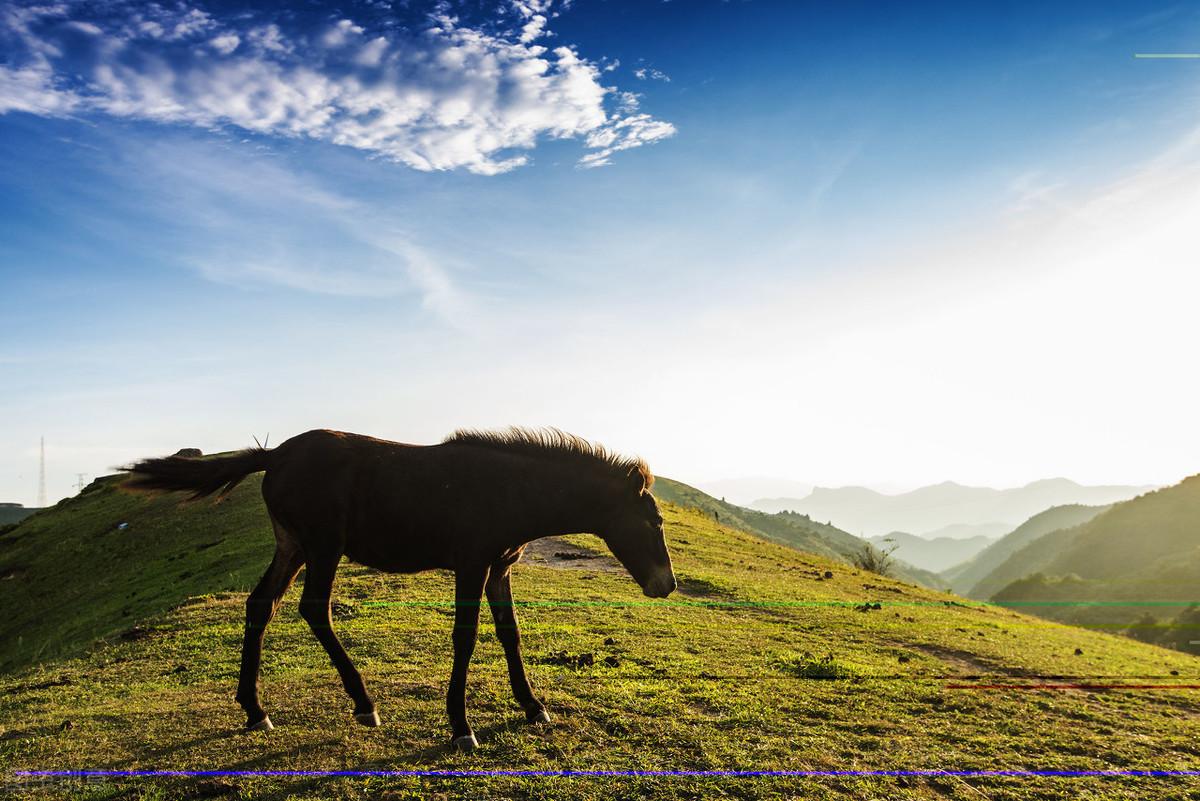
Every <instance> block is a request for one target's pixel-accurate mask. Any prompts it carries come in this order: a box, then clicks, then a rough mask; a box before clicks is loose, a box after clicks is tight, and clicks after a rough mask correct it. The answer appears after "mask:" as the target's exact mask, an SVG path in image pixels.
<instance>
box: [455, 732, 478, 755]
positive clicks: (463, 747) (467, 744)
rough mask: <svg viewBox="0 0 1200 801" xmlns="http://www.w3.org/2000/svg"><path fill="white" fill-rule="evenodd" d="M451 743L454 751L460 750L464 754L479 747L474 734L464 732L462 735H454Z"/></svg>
mask: <svg viewBox="0 0 1200 801" xmlns="http://www.w3.org/2000/svg"><path fill="white" fill-rule="evenodd" d="M451 745H452V746H453V747H454V750H455V751H462V752H463V753H464V754H469V753H471V752H472V751H474V750H475V749H476V748H478V747H479V741H478V740H476V739H475V735H474V734H464V735H463V736H462V737H455V738H454V742H453V743H451Z"/></svg>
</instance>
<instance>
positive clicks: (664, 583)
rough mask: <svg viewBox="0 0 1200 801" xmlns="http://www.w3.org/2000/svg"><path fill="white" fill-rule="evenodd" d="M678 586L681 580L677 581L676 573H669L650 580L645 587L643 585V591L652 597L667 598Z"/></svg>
mask: <svg viewBox="0 0 1200 801" xmlns="http://www.w3.org/2000/svg"><path fill="white" fill-rule="evenodd" d="M678 586H679V582H677V581H675V574H674V573H667V574H666V575H665V576H656V577H655V579H654V581H651V582H648V583H647V584H646V586H645V587H642V592H643V593H645V594H646V595H647V596H648V597H650V598H666V597H667V596H668V595H670V594H671V593H673V592H675V588H676V587H678Z"/></svg>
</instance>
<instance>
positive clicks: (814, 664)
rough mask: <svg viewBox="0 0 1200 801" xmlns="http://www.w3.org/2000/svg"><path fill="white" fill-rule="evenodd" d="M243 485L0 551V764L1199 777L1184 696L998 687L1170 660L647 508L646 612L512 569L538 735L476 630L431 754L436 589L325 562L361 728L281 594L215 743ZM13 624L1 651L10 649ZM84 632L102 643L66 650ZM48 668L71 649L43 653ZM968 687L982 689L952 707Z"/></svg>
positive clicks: (100, 518)
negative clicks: (377, 713)
mask: <svg viewBox="0 0 1200 801" xmlns="http://www.w3.org/2000/svg"><path fill="white" fill-rule="evenodd" d="M257 484H258V482H257V481H256V480H250V481H248V482H247V485H246V486H244V487H242V488H239V489H238V490H237V491H236V492H235V493H234V494H233V496H232V497H231V498H230V499H229V501H227V502H226V503H223V504H221V505H218V506H215V507H213V506H209V505H207V504H197V505H193V506H186V507H176V506H175V504H174V503H173V502H172V501H170V500H164V499H156V500H152V499H147V498H144V497H140V496H128V495H124V494H118V493H115V492H113V491H112V489H111V483H110V482H100V483H99V484H97V485H95V486H94V488H93V489H91V490H90V491H89V492H88V493H85V495H84V496H82V497H80V498H76V499H73V500H71V501H67V502H64V503H63V504H60V505H59V506H58V507H55V509H54V510H52V511H51V512H47V513H46V514H45V515H39V518H35V519H34V520H36V521H37V525H32V523H33V522H34V521H30V525H29V526H28V528H27V527H26V526H21V527H18V528H17V529H16V530H15V531H14V532H10V533H9V534H7V535H5V538H4V540H3V545H2V546H0V549H2V550H0V553H2V554H4V556H3V557H2V558H3V559H5V560H6V561H7V560H11V559H14V558H15V559H19V560H21V561H22V563H23V564H24V565H25V566H26V572H24V573H22V574H21V575H19V576H17V577H16V578H14V579H12V580H9V581H5V582H3V583H0V591H2V592H3V593H5V594H4V595H3V596H0V603H2V604H3V608H4V609H5V612H6V614H5V617H6V618H9V619H6V620H5V621H4V626H5V628H4V630H3V635H2V636H0V643H3V646H4V648H5V654H6V657H5V658H6V660H7V661H8V662H9V663H10V664H11V663H12V662H13V660H14V659H26V658H27V657H28V654H29V652H30V650H29V649H33V651H34V652H35V653H36V654H37V655H39V656H41V657H43V661H40V662H39V663H38V664H36V665H33V666H26V667H24V668H20V669H15V670H10V671H9V672H7V673H6V674H3V675H0V771H3V772H4V773H5V774H6V775H7V776H11V775H12V771H16V770H25V769H59V770H79V769H147V768H153V769H158V770H210V771H211V770H221V769H231V768H232V769H242V770H310V771H311V770H471V771H477V770H484V771H486V770H552V771H587V770H604V771H612V770H616V771H624V770H664V771H670V770H702V771H703V770H843V771H846V770H849V771H854V770H912V769H917V770H960V769H976V770H1022V769H1036V770H1097V769H1100V770H1104V769H1108V770H1128V769H1147V770H1154V769H1166V770H1172V769H1188V768H1195V767H1196V765H1197V764H1198V760H1200V738H1198V737H1197V736H1196V735H1197V726H1196V722H1195V721H1196V720H1197V718H1198V716H1200V701H1198V700H1197V699H1196V697H1195V694H1193V693H1189V692H1178V691H1175V692H1173V691H1171V690H1169V689H1163V690H1157V691H1156V690H1143V689H1130V690H1124V691H1122V690H1109V691H1106V692H1080V691H1061V690H1059V691H1056V690H1047V689H1042V690H1024V691H1022V690H1013V689H1005V688H1004V686H1005V685H1009V684H1024V683H1040V682H1044V681H1047V680H1048V679H1046V677H1048V676H1054V677H1058V678H1057V679H1056V680H1063V681H1071V680H1076V681H1078V680H1082V679H1084V677H1086V680H1088V681H1096V680H1102V681H1104V682H1116V683H1120V682H1122V681H1124V682H1129V683H1136V684H1138V685H1147V684H1151V685H1153V684H1159V683H1166V684H1178V683H1195V682H1196V680H1197V679H1200V661H1198V660H1197V659H1196V658H1195V657H1192V656H1188V655H1186V654H1182V653H1178V652H1173V651H1168V650H1165V649H1161V648H1157V647H1153V646H1149V645H1145V644H1142V643H1138V642H1135V641H1133V640H1130V639H1126V638H1122V637H1114V636H1110V635H1107V634H1104V633H1099V632H1094V631H1085V630H1080V629H1073V628H1069V627H1065V626H1061V625H1058V624H1055V623H1052V622H1047V621H1042V620H1038V619H1036V618H1031V617H1027V616H1025V615H1021V614H1018V613H1016V612H1013V611H1011V610H1008V609H1003V608H998V607H988V606H984V605H970V604H964V603H961V599H958V600H956V599H955V598H953V597H952V596H947V595H942V594H939V593H936V592H933V591H930V590H926V589H922V588H920V587H916V586H913V585H910V584H905V583H902V582H899V581H895V580H891V579H886V578H881V577H879V576H875V575H872V574H866V573H862V572H860V571H857V570H853V569H850V568H848V567H847V566H846V565H845V564H842V563H839V562H835V561H832V560H831V559H829V558H826V557H821V556H817V555H809V554H805V553H800V552H797V551H795V550H793V549H791V548H788V547H785V546H782V545H777V544H774V543H770V542H765V541H763V540H762V539H761V538H758V537H756V536H752V535H750V534H747V533H744V532H741V531H738V530H736V529H733V528H729V527H726V526H723V525H718V524H717V523H715V522H714V520H713V519H712V516H711V515H710V514H707V513H703V512H697V511H695V510H692V509H688V508H684V507H680V506H676V505H672V504H664V515H665V517H666V521H667V536H668V542H669V544H670V547H671V550H672V553H673V555H674V559H675V564H676V568H677V573H678V576H679V578H680V592H679V593H677V594H676V595H674V596H672V597H671V598H669V599H666V600H663V601H657V600H655V601H652V600H648V599H646V598H645V597H644V596H642V595H641V593H640V591H639V590H638V588H637V587H636V585H634V583H633V582H632V581H631V580H630V579H629V578H628V576H626V575H625V574H624V573H623V572H622V571H620V570H610V569H608V567H609V564H610V563H609V562H608V560H605V559H603V558H595V559H584V560H578V559H576V560H573V561H571V562H570V563H569V565H570V566H571V567H572V569H566V565H567V564H568V563H563V564H562V565H558V564H556V563H555V562H554V561H553V558H547V559H540V560H530V561H529V562H528V563H522V564H520V565H518V566H517V569H516V573H515V580H514V583H515V587H516V594H517V598H518V599H519V600H520V601H522V602H524V605H523V606H522V608H521V613H522V618H523V629H524V635H525V653H526V659H527V662H528V664H529V667H530V673H531V678H532V680H533V681H534V683H535V685H536V686H537V687H538V689H539V691H540V692H541V693H542V694H543V695H544V697H545V700H546V701H547V703H548V704H549V706H550V708H551V710H552V712H553V713H554V715H555V722H554V723H553V724H552V725H550V726H548V727H544V728H527V727H525V726H524V725H522V724H520V723H519V722H518V720H519V719H520V718H521V716H520V715H519V713H518V712H517V710H516V709H515V708H514V706H513V704H512V702H511V700H510V697H509V689H508V681H507V676H506V671H505V668H504V665H503V659H502V657H501V652H500V649H499V647H498V644H497V642H496V640H495V638H494V636H493V635H492V633H491V632H490V631H489V630H488V627H486V626H485V627H484V628H483V630H482V631H483V635H482V637H481V642H480V646H479V649H478V650H477V652H476V658H475V662H474V667H473V670H472V674H471V686H470V692H469V696H468V697H469V704H470V709H471V712H472V714H473V720H474V723H475V726H476V731H477V732H478V734H479V737H480V740H481V743H482V748H481V749H480V750H479V751H478V752H476V753H475V754H472V755H468V756H464V755H457V754H453V753H450V752H449V750H448V749H447V747H446V745H445V738H446V733H447V732H446V726H445V722H444V711H443V692H444V688H445V682H446V680H447V677H448V671H449V660H450V650H449V639H450V630H451V614H452V607H451V604H450V603H449V602H448V599H449V597H450V594H451V592H452V582H451V580H450V578H449V577H448V576H447V575H445V574H442V573H427V574H421V575H417V576H385V575H381V574H378V573H375V572H373V571H370V570H367V569H363V568H358V567H355V566H352V565H345V566H343V569H342V571H341V573H340V575H339V582H338V585H337V587H336V588H335V599H336V601H337V602H338V603H339V604H340V605H341V606H339V607H338V609H339V611H338V614H337V617H338V623H337V625H338V627H339V630H340V632H341V634H342V637H343V639H344V641H345V642H346V645H347V647H348V649H349V650H350V652H351V654H352V655H353V656H354V658H355V660H356V662H357V663H358V665H359V667H360V669H361V670H362V672H363V674H364V676H365V677H366V679H367V682H368V684H369V686H370V687H371V689H372V691H373V693H374V695H375V697H376V699H377V701H378V702H379V704H380V710H381V714H382V716H383V720H384V726H383V727H381V728H379V729H371V730H369V729H364V728H362V727H360V726H358V725H357V724H354V723H353V722H352V720H351V718H350V715H349V711H350V707H349V702H348V701H347V699H346V698H345V697H344V694H343V692H342V690H341V687H340V684H339V681H338V679H337V677H336V675H335V674H334V672H333V670H332V669H331V668H330V667H329V665H328V660H327V659H326V657H325V654H324V652H323V651H322V650H321V649H320V647H319V646H318V645H317V644H316V642H315V641H314V640H313V638H312V636H311V635H310V634H309V632H308V630H307V627H306V626H304V624H303V623H301V622H300V621H299V619H298V616H297V615H296V613H295V607H296V602H297V599H298V592H297V590H296V589H293V590H292V591H291V592H290V593H289V595H288V597H287V599H286V602H285V608H284V610H282V611H281V614H280V616H279V619H278V620H277V621H276V622H275V623H274V624H273V626H272V628H271V630H270V632H269V633H268V636H267V649H266V652H265V659H264V676H263V682H264V698H265V702H266V705H267V707H268V709H269V710H270V713H271V716H272V719H273V720H274V721H275V722H276V724H277V725H278V727H279V728H277V729H276V730H275V731H274V732H271V733H256V734H243V733H242V732H241V731H240V726H241V723H242V715H241V712H240V710H239V709H238V708H237V707H236V705H235V704H234V703H233V700H232V693H233V687H234V683H235V679H236V673H237V663H238V647H239V644H240V640H241V627H242V617H243V596H242V594H241V593H240V592H229V591H223V590H228V589H230V588H236V587H242V588H244V587H246V586H248V585H249V584H250V583H252V581H253V580H254V578H256V577H257V574H258V573H259V572H260V571H261V570H262V567H263V565H264V564H265V562H266V560H267V558H268V556H269V551H270V547H271V546H270V542H271V535H270V532H269V529H268V528H267V525H266V521H265V518H264V516H263V515H262V512H261V505H260V503H259V501H258V499H257ZM47 521H50V522H51V523H53V524H49V523H48V522H47ZM122 522H125V523H128V526H127V527H126V528H124V529H119V528H115V526H116V525H117V524H119V523H122ZM13 535H15V537H14V536H13ZM569 540H570V550H572V551H576V552H578V551H584V550H588V549H596V550H600V549H601V548H602V546H601V545H600V543H599V542H598V541H597V540H595V539H594V538H591V537H588V536H584V535H577V536H574V537H571V538H569ZM550 550H553V549H548V551H547V552H549V551H550ZM14 601H15V603H14ZM26 607H29V609H27V608H26ZM485 617H486V616H485ZM76 618H78V620H77V619H76ZM21 631H27V632H29V636H27V637H26V638H25V640H24V641H23V642H22V643H21V644H19V645H18V646H17V648H16V651H15V653H14V652H13V651H10V650H9V649H11V648H12V647H13V646H12V642H13V637H14V635H15V634H17V633H18V632H21ZM118 631H123V632H125V636H123V637H122V636H119V635H117V632H118ZM104 632H110V633H111V635H113V636H109V637H108V641H107V642H102V643H98V644H95V645H92V646H90V647H88V646H87V642H88V641H89V640H90V637H91V636H92V635H94V634H97V633H104ZM54 653H59V654H63V655H66V654H77V655H76V656H73V657H66V656H64V657H62V658H57V659H45V657H46V656H48V655H50V654H54ZM585 657H587V658H585ZM993 684H1001V687H1000V688H998V689H979V688H980V687H981V686H983V687H988V686H991V685H993ZM956 685H966V686H967V687H974V688H975V689H962V688H959V687H958V686H956ZM1194 781H1195V780H1194V779H1193V780H1189V779H1169V778H1088V777H1077V778H1069V779H1068V778H1060V779H1044V778H1043V779H1028V778H1023V779H1022V778H996V777H974V778H962V777H955V776H952V775H944V776H934V777H921V778H909V777H903V778H893V777H879V776H875V777H865V776H846V777H841V778H829V777H826V778H800V777H789V778H762V779H753V778H719V777H711V776H680V777H672V778H645V777H642V778H638V777H620V776H618V777H613V776H608V777H591V778H583V777H571V778H568V777H564V778H535V777H523V776H509V777H470V778H460V779H434V778H416V777H413V778H405V777H395V776H392V777H376V778H340V779H329V778H303V777H297V778H284V777H271V778H257V779H247V778H229V777H209V778H205V779H183V778H176V779H163V778H158V779H119V780H109V781H106V782H103V783H88V784H86V785H83V784H79V783H75V784H72V783H70V782H63V783H57V784H54V783H51V784H15V783H10V784H9V785H7V786H8V787H9V788H16V789H17V790H18V791H19V794H20V795H22V797H31V798H67V797H71V798H91V799H101V798H105V799H107V798H141V799H147V800H149V799H168V798H169V799H174V798H215V797H237V798H269V799H284V798H288V799H317V798H322V799H324V798H347V799H365V798H389V799H401V798H429V797H437V798H518V799H543V798H544V799H552V798H553V799H608V798H638V797H640V798H648V799H654V800H656V801H657V800H658V799H668V798H679V797H687V798H718V797H732V798H741V799H780V798H864V799H865V798H889V799H944V798H972V799H974V798H981V797H982V798H1005V799H1033V798H1046V797H1090V798H1130V799H1134V798H1137V799H1140V798H1147V797H1178V798H1182V797H1185V796H1186V794H1187V793H1188V792H1190V791H1192V790H1194V789H1195V784H1194Z"/></svg>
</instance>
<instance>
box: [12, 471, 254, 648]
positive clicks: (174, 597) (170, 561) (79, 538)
mask: <svg viewBox="0 0 1200 801" xmlns="http://www.w3.org/2000/svg"><path fill="white" fill-rule="evenodd" d="M116 480H117V479H116V478H115V477H110V478H106V479H101V480H98V481H95V482H93V483H92V484H91V486H89V487H88V488H87V489H86V490H85V491H84V492H83V494H81V495H78V496H76V497H74V498H68V499H66V500H64V501H61V502H60V503H58V504H57V505H56V506H54V507H52V508H51V509H48V510H46V511H44V512H41V513H40V514H37V515H34V516H33V517H30V518H28V519H27V520H25V521H24V522H23V523H21V525H19V526H18V527H17V528H15V529H13V530H11V531H8V532H6V533H4V534H0V571H12V572H13V573H14V575H13V577H12V578H10V579H7V580H5V581H0V609H3V610H4V614H3V615H0V669H10V668H12V667H14V666H19V665H25V664H29V663H30V662H32V661H33V660H35V659H44V658H47V657H53V656H58V655H62V654H69V655H73V654H77V653H80V651H81V649H82V648H84V647H86V645H87V644H88V643H89V642H91V641H92V640H94V639H96V638H101V637H113V636H115V635H118V634H120V633H121V632H123V631H126V630H128V629H129V628H130V627H131V626H132V625H133V623H134V622H135V621H138V620H142V619H145V618H148V617H153V616H155V615H159V614H161V613H163V612H165V611H166V610H167V609H169V608H170V607H171V606H173V605H174V604H177V603H178V602H179V601H180V600H181V599H182V598H186V597H188V596H191V595H202V594H204V593H209V592H215V591H221V590H248V589H249V588H250V587H253V586H254V584H255V583H256V582H257V581H258V578H259V576H261V575H262V572H263V570H264V569H265V568H266V565H267V563H268V562H269V561H270V560H271V554H272V552H273V551H274V538H273V537H272V536H271V535H270V534H269V533H267V534H266V535H265V536H264V534H263V532H264V531H267V532H269V531H270V529H269V526H268V522H267V514H266V510H265V509H264V508H263V505H262V500H261V497H260V495H259V489H258V488H259V486H260V482H261V478H260V477H253V478H252V479H251V480H247V481H246V483H245V484H244V485H242V486H240V487H238V489H237V490H236V491H235V492H234V494H233V495H232V496H231V497H230V498H229V499H228V500H227V501H226V502H224V503H220V504H217V505H215V506H214V505H212V504H209V503H198V504H188V505H182V506H181V505H180V504H179V502H178V499H173V498H149V497H147V496H142V495H130V494H128V493H124V492H119V491H117V489H116V487H115V483H116ZM122 522H124V523H128V527H127V528H125V529H123V530H118V528H117V525H118V524H119V523H122Z"/></svg>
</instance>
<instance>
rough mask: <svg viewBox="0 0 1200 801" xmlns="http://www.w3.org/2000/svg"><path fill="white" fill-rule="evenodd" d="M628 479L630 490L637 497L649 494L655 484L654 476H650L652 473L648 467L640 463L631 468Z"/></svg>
mask: <svg viewBox="0 0 1200 801" xmlns="http://www.w3.org/2000/svg"><path fill="white" fill-rule="evenodd" d="M627 478H628V480H629V488H630V489H631V490H633V492H634V494H636V495H641V494H643V493H646V492H649V491H650V487H651V486H652V485H653V484H654V476H652V475H650V471H649V470H648V469H647V468H646V465H644V464H640V463H639V464H635V465H634V466H633V467H631V468H629V473H628V474H627Z"/></svg>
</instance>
